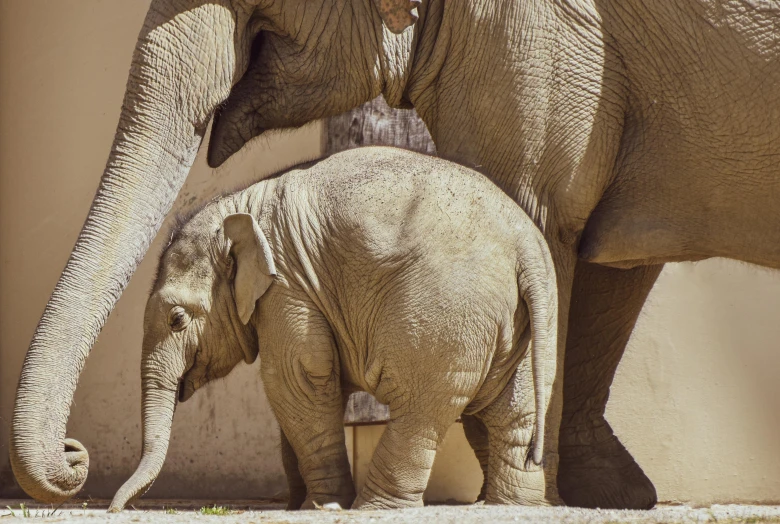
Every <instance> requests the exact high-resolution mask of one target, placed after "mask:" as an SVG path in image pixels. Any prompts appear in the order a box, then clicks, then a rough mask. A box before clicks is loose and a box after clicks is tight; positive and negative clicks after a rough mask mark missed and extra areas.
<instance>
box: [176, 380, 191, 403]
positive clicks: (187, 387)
mask: <svg viewBox="0 0 780 524" xmlns="http://www.w3.org/2000/svg"><path fill="white" fill-rule="evenodd" d="M187 375H188V373H185V374H184V376H182V377H179V383H178V385H177V388H176V400H178V401H179V402H180V403H181V402H185V401H187V400H188V399H189V398H190V397H191V396H192V395H193V394H194V393H195V389H196V388H195V385H194V384H193V383H192V380H190V379H189V378H187Z"/></svg>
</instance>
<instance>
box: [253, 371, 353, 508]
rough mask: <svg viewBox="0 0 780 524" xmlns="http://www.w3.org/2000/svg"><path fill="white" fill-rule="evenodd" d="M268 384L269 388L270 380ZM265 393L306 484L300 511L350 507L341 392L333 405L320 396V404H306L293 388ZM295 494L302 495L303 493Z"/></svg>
mask: <svg viewBox="0 0 780 524" xmlns="http://www.w3.org/2000/svg"><path fill="white" fill-rule="evenodd" d="M266 374H267V371H266V372H264V373H263V375H264V379H265V376H266ZM265 382H266V384H268V380H267V379H266V380H265ZM266 389H268V390H269V392H268V399H269V401H270V402H271V406H272V407H273V409H274V412H275V413H276V416H277V419H278V421H279V425H280V427H281V429H282V432H283V433H284V435H285V436H286V437H287V439H288V441H289V445H290V447H291V448H292V450H293V451H294V456H295V457H297V459H298V464H297V465H298V471H299V472H300V475H301V476H302V477H303V481H304V483H305V490H306V498H305V500H304V501H303V503H302V504H300V508H301V509H313V508H315V507H316V506H317V505H319V506H323V505H325V504H328V503H333V502H335V503H337V504H339V506H341V507H342V508H349V507H351V505H352V502H353V501H354V499H355V488H354V484H353V482H352V474H351V472H350V466H349V459H348V457H347V447H346V443H345V441H344V424H343V417H344V415H343V408H342V407H341V406H342V402H341V396H340V392H339V394H338V395H337V396H336V398H335V399H333V400H332V401H330V400H329V399H327V398H326V397H325V396H324V395H320V396H319V398H318V401H317V402H303V401H301V400H300V399H299V398H296V393H295V392H294V388H289V389H288V388H285V387H283V386H282V387H279V386H278V385H274V389H275V390H276V391H273V392H272V391H271V388H270V387H269V386H268V385H266ZM293 480H294V479H293ZM296 491H298V494H299V495H300V490H296ZM292 495H293V494H292V493H291V496H292ZM296 505H298V504H296Z"/></svg>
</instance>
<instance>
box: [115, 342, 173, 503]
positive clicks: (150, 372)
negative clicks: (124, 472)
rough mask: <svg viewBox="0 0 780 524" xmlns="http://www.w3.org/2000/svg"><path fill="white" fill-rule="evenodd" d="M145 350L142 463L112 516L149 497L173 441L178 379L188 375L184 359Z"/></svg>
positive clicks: (119, 493) (117, 500)
mask: <svg viewBox="0 0 780 524" xmlns="http://www.w3.org/2000/svg"><path fill="white" fill-rule="evenodd" d="M144 346H145V351H144V356H143V358H142V362H141V387H142V394H141V397H142V399H141V410H142V413H141V416H142V433H143V449H142V451H141V463H140V464H139V465H138V469H136V470H135V473H133V476H132V477H130V479H129V480H128V481H127V482H125V483H124V484H123V485H122V487H121V488H119V491H117V493H116V495H114V500H112V501H111V506H109V508H108V511H109V512H111V513H116V512H118V511H122V509H124V507H125V506H126V505H127V503H128V502H130V501H132V500H134V499H136V498H138V497H140V496H141V495H143V494H144V493H146V491H147V490H148V489H149V488H150V487H151V486H152V483H153V482H154V481H155V479H156V478H157V475H159V474H160V470H161V469H162V466H163V462H165V454H166V453H167V452H168V442H169V440H170V438H171V425H172V424H173V412H174V410H175V409H176V400H177V398H176V397H177V394H178V386H179V377H181V376H182V374H183V373H184V371H185V362H184V360H183V359H179V358H166V357H169V356H170V352H165V351H160V350H159V348H156V349H157V350H155V351H146V347H147V344H146V343H145V344H144ZM177 356H178V355H177Z"/></svg>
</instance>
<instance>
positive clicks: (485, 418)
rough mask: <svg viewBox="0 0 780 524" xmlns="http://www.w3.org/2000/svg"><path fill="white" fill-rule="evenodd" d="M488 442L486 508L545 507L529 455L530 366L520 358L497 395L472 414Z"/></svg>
mask: <svg viewBox="0 0 780 524" xmlns="http://www.w3.org/2000/svg"><path fill="white" fill-rule="evenodd" d="M476 416H477V418H479V419H480V420H481V421H482V422H483V423H484V424H485V427H486V428H487V433H488V442H489V450H490V451H489V456H488V473H487V489H486V490H485V503H486V504H521V505H547V504H548V502H547V500H546V498H545V478H544V471H543V469H542V467H541V466H540V465H537V464H534V462H533V459H532V456H533V453H532V452H531V448H532V446H533V439H534V426H535V422H536V412H535V410H534V388H533V376H532V373H531V363H530V359H529V358H524V359H523V360H522V361H521V362H520V365H519V366H518V367H517V370H516V371H515V373H514V376H513V377H512V379H511V380H510V381H509V383H508V384H507V386H506V388H504V391H503V392H502V393H501V395H499V396H498V398H496V399H495V400H494V401H493V402H492V403H491V404H490V405H489V406H487V407H486V408H485V409H483V410H482V411H480V412H479V413H477V414H476Z"/></svg>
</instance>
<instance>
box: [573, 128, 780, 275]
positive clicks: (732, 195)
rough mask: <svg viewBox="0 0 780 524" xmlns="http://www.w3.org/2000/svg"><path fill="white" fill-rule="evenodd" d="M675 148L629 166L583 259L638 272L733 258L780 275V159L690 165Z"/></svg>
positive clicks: (583, 242)
mask: <svg viewBox="0 0 780 524" xmlns="http://www.w3.org/2000/svg"><path fill="white" fill-rule="evenodd" d="M661 144H663V143H661ZM667 148H668V146H667V145H662V146H661V147H660V148H659V150H658V151H655V152H644V153H643V154H642V156H643V157H644V158H645V159H652V161H648V162H646V163H642V162H630V161H629V162H628V163H624V164H623V166H625V167H626V168H627V170H626V171H624V172H623V173H620V172H619V173H618V176H616V179H615V180H616V182H614V183H613V185H612V186H611V187H610V188H609V189H608V190H607V192H606V193H605V195H604V197H603V198H602V200H601V201H600V202H599V204H598V206H597V207H596V209H595V210H594V211H593V213H592V214H591V216H590V218H589V219H588V222H587V224H586V227H585V229H584V231H583V234H582V236H581V239H580V244H579V256H580V258H581V259H583V260H586V261H588V262H593V263H597V264H602V265H607V266H612V267H620V268H630V267H635V266H640V265H650V264H660V263H665V262H680V261H692V260H701V259H704V258H710V257H726V258H733V259H737V260H743V261H745V262H751V263H754V264H759V265H762V266H768V267H774V268H780V151H776V152H775V151H766V152H764V153H763V154H755V153H753V154H738V153H735V152H733V151H731V152H729V153H727V154H725V155H718V154H716V153H714V152H712V154H711V155H700V154H696V153H695V152H691V153H690V158H691V159H693V160H694V162H690V161H686V160H685V159H684V157H683V156H677V155H674V156H670V155H668V154H663V152H662V150H663V149H667ZM664 152H665V151H664ZM681 155H684V153H681ZM728 157H730V158H728ZM628 168H630V169H628Z"/></svg>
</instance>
